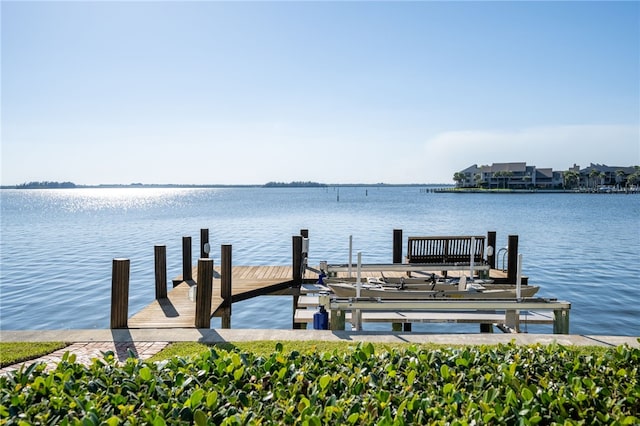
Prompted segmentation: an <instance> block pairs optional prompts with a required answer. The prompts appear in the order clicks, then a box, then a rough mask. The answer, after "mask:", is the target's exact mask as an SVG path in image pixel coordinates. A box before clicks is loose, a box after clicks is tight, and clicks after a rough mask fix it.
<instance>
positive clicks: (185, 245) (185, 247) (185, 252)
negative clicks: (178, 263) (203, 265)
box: [182, 237, 193, 281]
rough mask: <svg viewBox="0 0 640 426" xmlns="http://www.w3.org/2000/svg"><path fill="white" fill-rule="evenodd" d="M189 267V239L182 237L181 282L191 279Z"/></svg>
mask: <svg viewBox="0 0 640 426" xmlns="http://www.w3.org/2000/svg"><path fill="white" fill-rule="evenodd" d="M192 270H193V266H192V265H191V237H182V281H191V280H192V279H193V276H192V274H193V272H192Z"/></svg>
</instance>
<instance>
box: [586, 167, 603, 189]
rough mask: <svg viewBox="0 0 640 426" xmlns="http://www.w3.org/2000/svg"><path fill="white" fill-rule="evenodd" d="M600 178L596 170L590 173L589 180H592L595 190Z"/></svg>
mask: <svg viewBox="0 0 640 426" xmlns="http://www.w3.org/2000/svg"><path fill="white" fill-rule="evenodd" d="M599 176H600V172H599V171H597V170H596V169H591V171H590V172H589V178H590V179H591V185H593V189H594V190H595V189H596V186H598V184H597V181H596V178H597V177H599ZM587 186H589V185H587Z"/></svg>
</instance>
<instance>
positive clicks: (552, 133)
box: [425, 125, 640, 182]
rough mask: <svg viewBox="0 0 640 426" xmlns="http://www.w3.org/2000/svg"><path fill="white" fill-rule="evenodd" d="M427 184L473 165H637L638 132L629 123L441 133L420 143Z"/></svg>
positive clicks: (639, 161) (639, 154)
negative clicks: (423, 153)
mask: <svg viewBox="0 0 640 426" xmlns="http://www.w3.org/2000/svg"><path fill="white" fill-rule="evenodd" d="M425 152H426V156H427V159H428V161H429V164H430V166H431V167H430V169H429V170H428V171H427V176H426V181H427V182H442V181H443V179H444V181H445V182H451V181H452V176H453V173H454V172H456V171H460V170H462V169H464V168H466V167H468V166H470V165H472V164H478V165H481V164H491V163H502V162H526V163H527V164H529V165H535V166H537V167H550V168H553V169H554V170H566V169H568V168H569V167H571V166H573V164H574V163H575V164H578V165H579V166H580V167H586V166H588V165H589V164H590V163H601V164H607V165H610V166H631V165H638V164H640V128H639V127H638V126H632V125H566V126H546V127H531V128H525V129H520V130H510V131H499V130H467V131H450V132H444V133H440V134H438V135H436V136H434V137H433V138H431V139H429V140H428V141H427V142H426V144H425Z"/></svg>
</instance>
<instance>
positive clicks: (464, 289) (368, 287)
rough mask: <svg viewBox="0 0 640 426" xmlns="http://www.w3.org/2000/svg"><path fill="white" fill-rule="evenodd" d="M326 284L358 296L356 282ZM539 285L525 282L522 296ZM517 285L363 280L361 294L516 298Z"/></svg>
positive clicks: (411, 297) (532, 292)
mask: <svg viewBox="0 0 640 426" xmlns="http://www.w3.org/2000/svg"><path fill="white" fill-rule="evenodd" d="M326 285H327V286H328V287H329V288H330V289H331V291H333V292H334V293H335V294H336V296H338V297H356V291H357V288H356V284H355V283H353V282H337V281H335V282H327V283H326ZM538 290H540V287H538V286H532V285H523V286H521V287H520V297H532V296H533V295H535V294H536V293H537V292H538ZM516 292H517V289H516V286H515V285H510V284H481V283H478V282H471V283H466V279H464V277H463V279H461V280H460V282H459V283H457V284H455V283H453V284H451V283H437V282H436V283H434V284H428V283H421V284H418V283H404V286H403V287H391V286H388V285H381V284H378V283H372V282H367V283H362V284H361V285H360V297H373V298H384V299H404V300H428V299H515V298H516Z"/></svg>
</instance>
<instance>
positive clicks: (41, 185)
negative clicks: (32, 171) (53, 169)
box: [16, 180, 76, 189]
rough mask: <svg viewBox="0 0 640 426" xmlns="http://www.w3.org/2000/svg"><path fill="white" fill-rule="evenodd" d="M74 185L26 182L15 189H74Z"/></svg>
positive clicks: (70, 183) (68, 183)
mask: <svg viewBox="0 0 640 426" xmlns="http://www.w3.org/2000/svg"><path fill="white" fill-rule="evenodd" d="M75 187H76V184H75V183H73V182H50V181H46V180H45V181H41V182H28V183H21V184H20V185H16V188H17V189H50V188H75Z"/></svg>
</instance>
